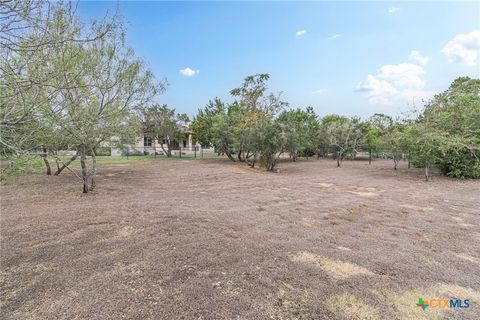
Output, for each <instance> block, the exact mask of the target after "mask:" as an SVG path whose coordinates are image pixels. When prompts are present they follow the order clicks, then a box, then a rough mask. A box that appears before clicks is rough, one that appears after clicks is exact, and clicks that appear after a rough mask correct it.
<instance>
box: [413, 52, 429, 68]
mask: <svg viewBox="0 0 480 320" xmlns="http://www.w3.org/2000/svg"><path fill="white" fill-rule="evenodd" d="M408 60H410V61H414V62H418V63H420V64H422V65H426V64H427V63H428V61H429V60H430V57H427V56H424V55H422V54H421V53H420V52H418V51H417V50H412V51H411V52H410V55H409V56H408Z"/></svg>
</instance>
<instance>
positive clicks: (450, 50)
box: [442, 30, 480, 66]
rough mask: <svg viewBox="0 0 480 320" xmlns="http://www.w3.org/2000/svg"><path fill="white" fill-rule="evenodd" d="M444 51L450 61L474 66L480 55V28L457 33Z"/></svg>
mask: <svg viewBox="0 0 480 320" xmlns="http://www.w3.org/2000/svg"><path fill="white" fill-rule="evenodd" d="M442 52H443V53H444V54H445V55H446V56H447V58H448V62H463V63H465V64H466V65H467V66H474V65H475V64H476V63H477V59H478V56H479V55H480V30H474V31H472V32H470V33H468V34H459V35H456V36H455V37H454V38H453V39H452V40H450V41H449V42H448V43H447V45H446V46H445V48H443V49H442Z"/></svg>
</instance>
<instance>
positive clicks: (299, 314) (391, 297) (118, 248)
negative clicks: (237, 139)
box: [0, 159, 480, 319]
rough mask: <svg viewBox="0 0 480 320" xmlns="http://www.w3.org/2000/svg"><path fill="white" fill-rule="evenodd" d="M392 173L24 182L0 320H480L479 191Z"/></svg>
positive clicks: (10, 194)
mask: <svg viewBox="0 0 480 320" xmlns="http://www.w3.org/2000/svg"><path fill="white" fill-rule="evenodd" d="M392 165H393V164H392V163H391V162H390V161H375V162H374V163H373V164H372V165H370V166H369V165H368V163H367V162H364V161H350V162H344V164H343V167H342V168H336V163H335V162H334V161H333V160H309V161H307V160H302V161H300V162H298V163H295V164H291V163H281V164H280V167H281V168H282V172H281V173H277V174H275V173H266V172H260V171H254V170H252V169H250V168H248V167H246V166H245V165H240V164H235V163H231V162H230V161H228V160H223V159H217V160H183V161H146V162H137V163H133V164H122V165H102V166H101V167H100V168H99V170H100V175H99V179H98V183H97V184H98V190H97V191H96V192H94V193H92V194H87V195H84V194H81V193H80V190H81V186H80V184H78V182H77V181H75V178H74V177H73V176H72V175H71V174H68V173H66V174H62V175H61V176H59V177H46V176H42V175H30V176H25V177H22V178H20V179H19V180H16V181H13V182H10V183H8V184H6V185H5V186H2V187H1V190H0V191H1V209H2V210H1V279H0V287H1V288H0V298H1V303H2V305H1V315H0V317H1V318H4V319H453V318H456V319H480V209H479V208H480V197H479V195H480V182H478V181H460V180H453V179H448V178H444V177H440V176H438V175H436V176H434V177H433V180H432V181H430V182H428V183H427V182H424V181H423V175H422V171H421V170H418V169H410V170H408V169H407V168H406V164H405V163H403V162H402V163H401V164H400V169H399V170H398V171H397V172H394V171H393V169H392ZM420 297H421V298H423V299H424V300H430V299H450V298H458V299H462V300H463V299H469V300H470V307H469V308H467V309H449V308H448V309H443V308H430V309H427V310H422V309H421V308H419V307H418V306H417V305H416V303H417V301H418V299H419V298H420Z"/></svg>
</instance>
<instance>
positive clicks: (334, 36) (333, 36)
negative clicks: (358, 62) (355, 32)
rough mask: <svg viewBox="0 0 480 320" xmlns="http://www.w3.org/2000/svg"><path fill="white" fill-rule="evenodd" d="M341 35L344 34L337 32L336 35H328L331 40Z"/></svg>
mask: <svg viewBox="0 0 480 320" xmlns="http://www.w3.org/2000/svg"><path fill="white" fill-rule="evenodd" d="M341 36H342V35H341V34H339V33H337V34H334V35H332V36H330V37H328V39H329V40H333V39H338V38H340V37H341Z"/></svg>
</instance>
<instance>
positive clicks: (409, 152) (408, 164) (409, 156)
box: [408, 151, 410, 169]
mask: <svg viewBox="0 0 480 320" xmlns="http://www.w3.org/2000/svg"><path fill="white" fill-rule="evenodd" d="M408 169H410V151H408Z"/></svg>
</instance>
